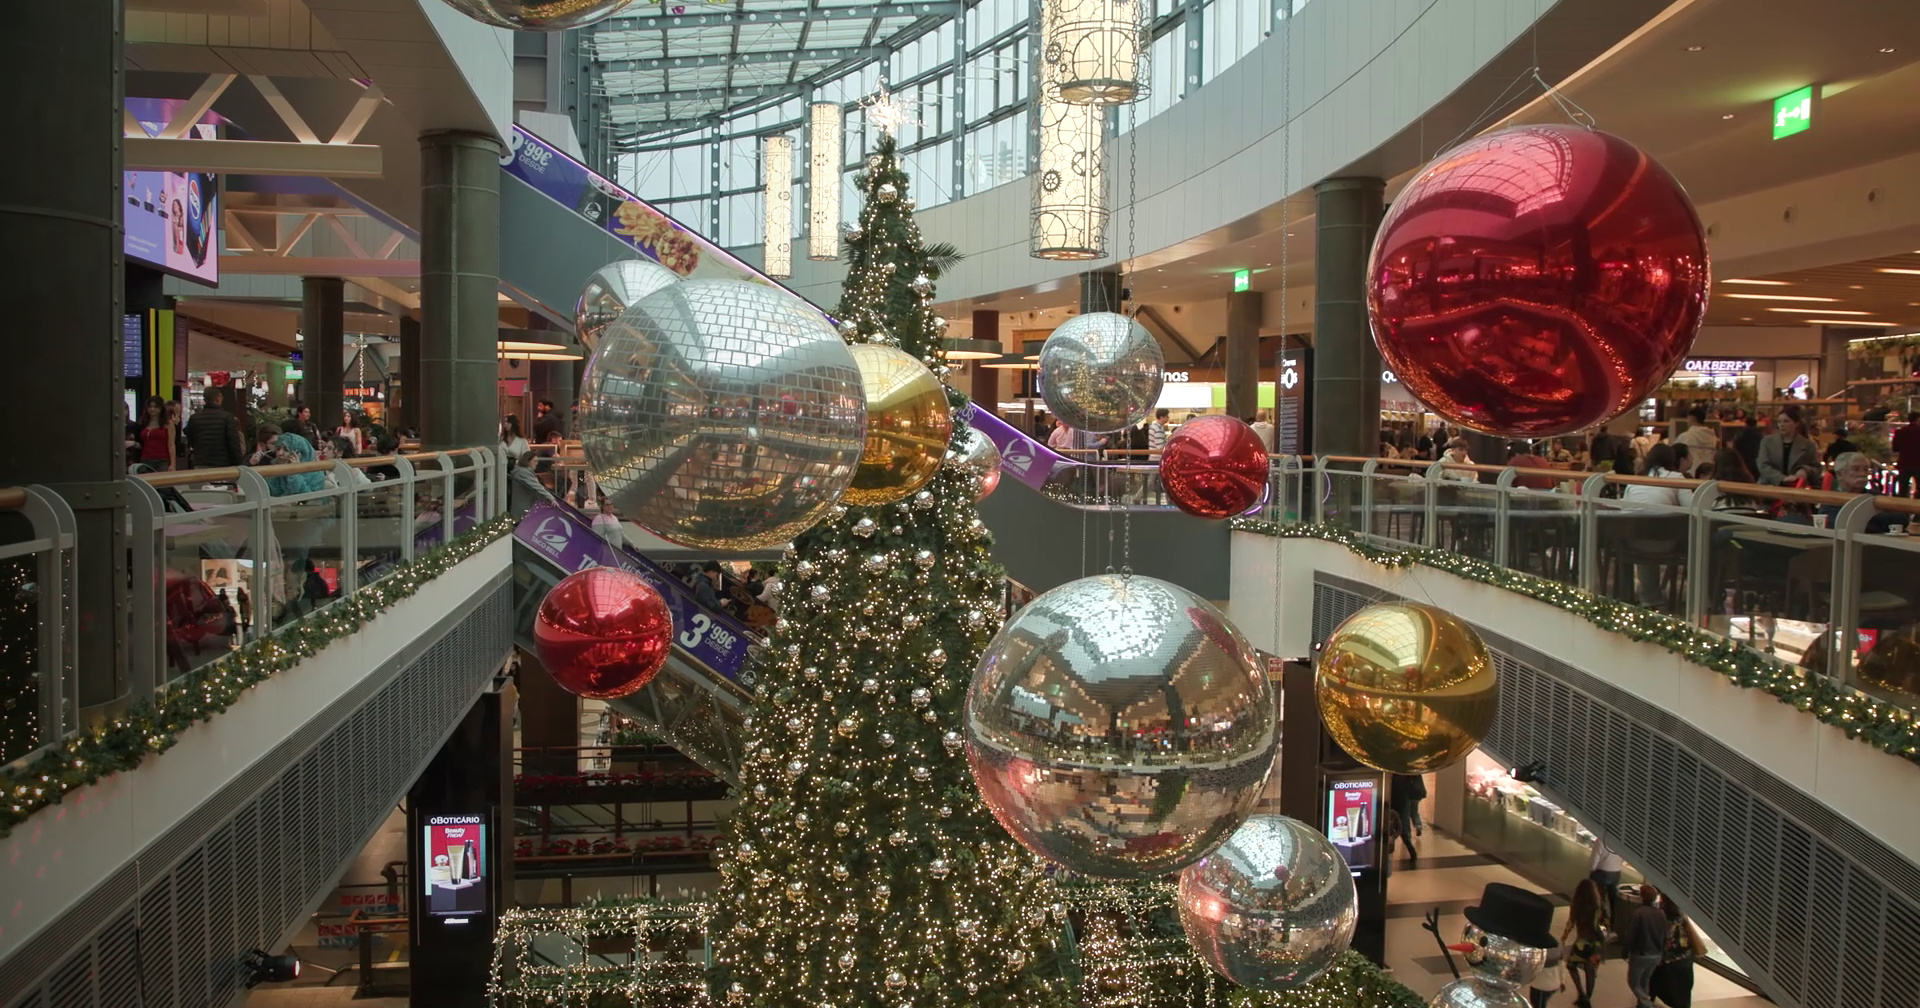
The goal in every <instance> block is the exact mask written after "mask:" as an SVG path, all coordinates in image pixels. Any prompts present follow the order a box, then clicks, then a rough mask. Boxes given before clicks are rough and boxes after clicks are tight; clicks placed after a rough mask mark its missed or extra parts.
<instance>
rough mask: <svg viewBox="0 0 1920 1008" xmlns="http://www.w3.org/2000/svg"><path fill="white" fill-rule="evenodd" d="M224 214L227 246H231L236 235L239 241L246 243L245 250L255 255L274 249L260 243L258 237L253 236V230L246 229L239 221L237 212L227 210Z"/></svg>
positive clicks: (264, 253)
mask: <svg viewBox="0 0 1920 1008" xmlns="http://www.w3.org/2000/svg"><path fill="white" fill-rule="evenodd" d="M224 216H225V217H226V219H227V239H228V240H227V248H229V249H231V248H233V240H232V239H233V238H234V237H236V236H237V237H239V238H240V240H241V241H244V242H246V243H247V244H246V251H248V252H252V253H253V254H255V255H266V254H268V253H270V252H273V251H276V250H275V249H273V248H272V247H271V246H268V245H263V244H261V243H260V239H258V238H255V237H254V236H253V232H251V231H249V230H247V226H246V225H245V224H243V223H241V221H240V215H239V214H237V213H235V212H234V211H232V210H228V211H227V212H226V214H225V215H224Z"/></svg>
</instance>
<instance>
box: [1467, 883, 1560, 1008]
mask: <svg viewBox="0 0 1920 1008" xmlns="http://www.w3.org/2000/svg"><path fill="white" fill-rule="evenodd" d="M1542 902H1544V900H1543V901H1542ZM1474 909H1478V908H1477V907H1476V908H1474ZM1549 920H1551V918H1549ZM1464 934H1465V937H1466V943H1467V946H1468V948H1467V951H1466V953H1465V958H1466V960H1467V966H1468V967H1469V968H1471V969H1472V970H1473V972H1474V975H1475V976H1479V977H1482V978H1484V979H1487V980H1492V981H1494V982H1496V983H1501V984H1505V985H1507V986H1510V987H1524V986H1526V985H1527V984H1529V983H1532V982H1533V978H1534V976H1535V975H1536V974H1538V973H1539V972H1540V970H1541V968H1542V967H1544V966H1546V964H1547V950H1546V949H1544V948H1540V947H1539V946H1537V945H1529V944H1527V943H1526V942H1524V941H1520V940H1518V939H1515V938H1509V937H1507V936H1504V935H1497V934H1493V933H1491V932H1489V931H1487V930H1485V929H1484V928H1481V927H1479V926H1477V925H1474V924H1468V925H1467V927H1466V931H1465V932H1464ZM1549 940H1551V939H1549Z"/></svg>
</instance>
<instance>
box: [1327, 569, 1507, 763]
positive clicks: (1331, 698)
mask: <svg viewBox="0 0 1920 1008" xmlns="http://www.w3.org/2000/svg"><path fill="white" fill-rule="evenodd" d="M1314 696H1315V698H1316V699H1317V700H1318V701H1319V706H1320V719H1321V720H1322V721H1324V722H1325V723H1326V727H1327V732H1328V733H1329V734H1331V735H1332V736H1333V738H1334V741H1336V742H1338V743H1339V744H1340V748H1342V749H1344V750H1346V752H1347V755H1349V756H1352V757H1353V758H1354V759H1356V760H1359V761H1360V762H1362V763H1364V764H1366V765H1367V766H1370V767H1372V768H1374V769H1375V770H1385V771H1387V772H1388V773H1398V774H1419V773H1427V772H1430V771H1433V770H1438V769H1440V768H1441V767H1444V766H1450V765H1452V764H1453V763H1455V762H1457V761H1459V760H1460V759H1462V758H1463V757H1465V756H1466V755H1467V753H1469V752H1471V751H1473V749H1474V747H1476V746H1478V745H1479V744H1480V740H1482V739H1484V738H1486V736H1487V729H1489V728H1491V727H1492V726H1493V715H1494V712H1495V710H1496V709H1497V708H1498V707H1499V701H1500V686H1499V680H1498V678H1497V676H1496V674H1495V672H1494V668H1493V662H1492V661H1491V660H1490V659H1489V658H1488V657H1487V648H1486V645H1485V644H1483V643H1481V641H1480V635H1479V634H1477V633H1474V631H1473V628H1472V627H1470V626H1468V625H1467V624H1466V623H1465V622H1463V621H1462V620H1461V619H1460V618H1459V617H1457V616H1454V615H1453V614H1452V613H1449V612H1446V611H1445V610H1442V609H1437V608H1435V607H1433V606H1430V605H1423V604H1421V603H1418V602H1390V603H1384V604H1381V605H1372V606H1368V607H1367V608H1365V609H1362V610H1360V611H1359V612H1357V613H1354V614H1353V615H1352V616H1351V617H1349V618H1348V619H1347V621H1346V622H1345V623H1342V624H1340V626H1339V627H1338V628H1336V629H1335V630H1334V632H1333V634H1332V635H1331V636H1329V637H1328V638H1327V641H1326V643H1325V644H1324V645H1323V646H1322V647H1321V650H1320V665H1319V668H1318V669H1317V671H1316V676H1315V679H1314Z"/></svg>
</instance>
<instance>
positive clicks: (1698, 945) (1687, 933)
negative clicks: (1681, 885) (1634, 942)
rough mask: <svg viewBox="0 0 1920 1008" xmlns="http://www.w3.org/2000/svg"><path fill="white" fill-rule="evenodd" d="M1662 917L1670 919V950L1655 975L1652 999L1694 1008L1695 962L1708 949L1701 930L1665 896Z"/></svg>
mask: <svg viewBox="0 0 1920 1008" xmlns="http://www.w3.org/2000/svg"><path fill="white" fill-rule="evenodd" d="M1659 906H1660V913H1661V915H1662V916H1664V917H1665V918H1666V919H1667V947H1666V950H1665V951H1664V952H1662V953H1661V955H1660V965H1659V966H1658V967H1657V968H1656V969H1655V970H1654V971H1653V982H1652V984H1651V985H1650V987H1651V988H1652V991H1653V996H1654V997H1657V998H1659V999H1660V1000H1662V1001H1664V1002H1666V1003H1667V1005H1668V1006H1669V1008H1693V961H1694V959H1695V958H1696V957H1698V956H1699V955H1700V953H1701V951H1702V950H1703V949H1704V948H1705V942H1704V941H1702V940H1701V937H1700V930H1699V929H1698V928H1696V927H1694V926H1693V922H1692V921H1690V920H1688V919H1687V918H1686V917H1685V916H1684V915H1682V914H1681V913H1680V907H1679V906H1677V905H1675V903H1674V902H1673V901H1672V900H1670V899H1668V898H1667V897H1666V894H1664V893H1662V894H1661V896H1660V903H1659Z"/></svg>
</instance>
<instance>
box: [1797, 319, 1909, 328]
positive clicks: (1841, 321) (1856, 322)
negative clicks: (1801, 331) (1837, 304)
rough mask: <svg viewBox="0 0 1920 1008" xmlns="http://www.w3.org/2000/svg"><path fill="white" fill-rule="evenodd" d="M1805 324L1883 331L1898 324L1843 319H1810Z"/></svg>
mask: <svg viewBox="0 0 1920 1008" xmlns="http://www.w3.org/2000/svg"><path fill="white" fill-rule="evenodd" d="M1806 322H1807V324H1808V325H1818V324H1821V323H1825V324H1827V325H1846V326H1874V327H1876V328H1883V329H1886V328H1892V327H1893V326H1897V325H1899V324H1900V323H1898V322H1866V321H1863V320H1861V319H1843V318H1810V319H1807V320H1806Z"/></svg>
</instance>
